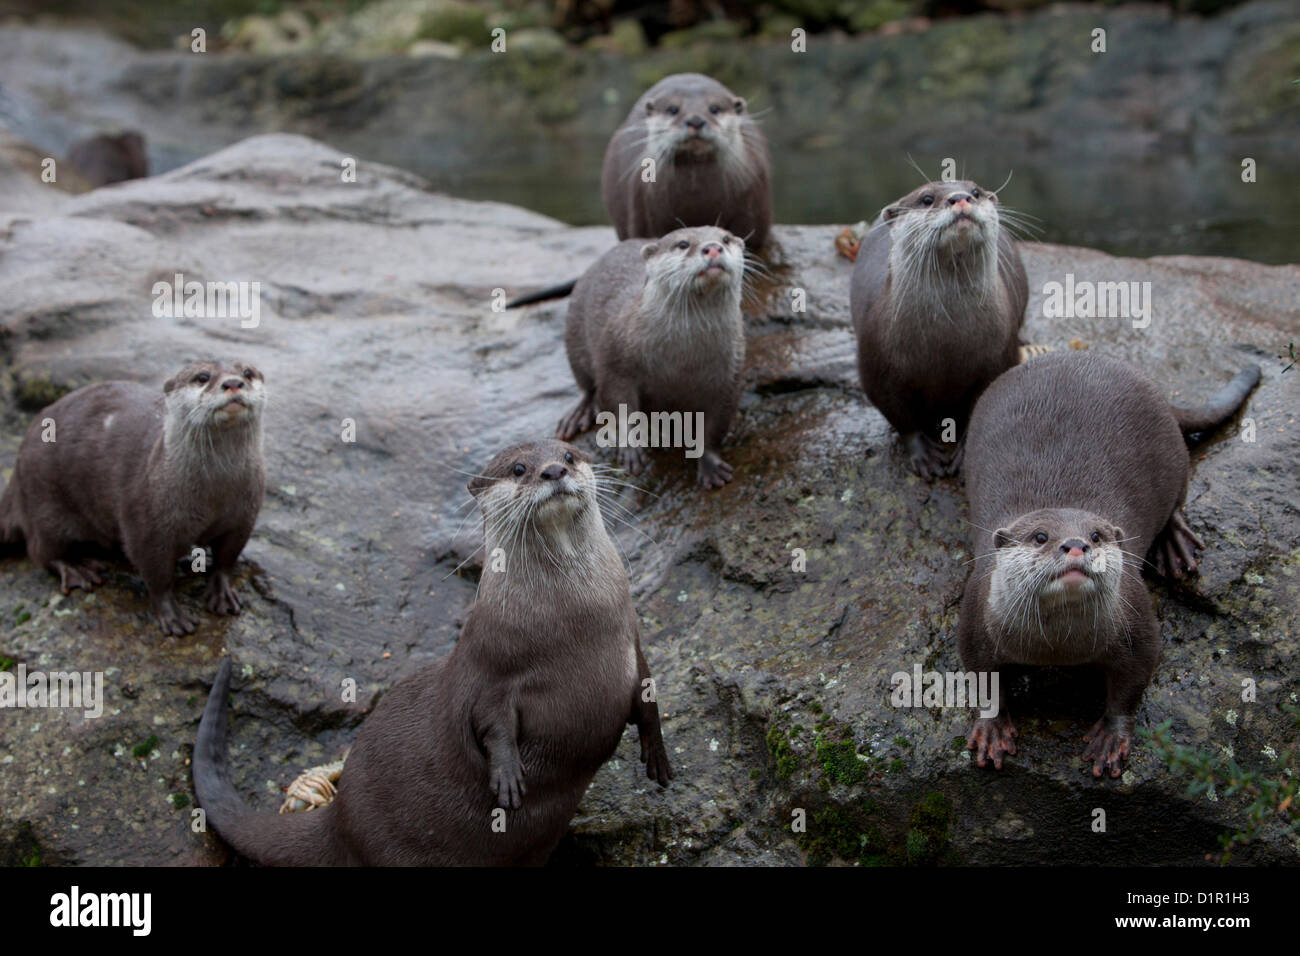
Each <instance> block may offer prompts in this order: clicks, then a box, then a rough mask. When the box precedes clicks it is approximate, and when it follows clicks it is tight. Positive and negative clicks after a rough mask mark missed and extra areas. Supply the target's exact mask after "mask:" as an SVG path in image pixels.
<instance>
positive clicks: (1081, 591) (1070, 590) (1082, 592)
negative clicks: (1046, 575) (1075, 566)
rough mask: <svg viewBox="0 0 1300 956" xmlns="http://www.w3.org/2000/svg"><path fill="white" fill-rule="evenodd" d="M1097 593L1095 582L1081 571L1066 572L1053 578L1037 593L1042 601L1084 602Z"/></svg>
mask: <svg viewBox="0 0 1300 956" xmlns="http://www.w3.org/2000/svg"><path fill="white" fill-rule="evenodd" d="M1096 593H1097V582H1096V581H1094V580H1093V579H1092V578H1091V577H1090V576H1088V575H1087V574H1085V573H1084V572H1082V571H1078V570H1070V571H1066V572H1065V573H1064V574H1062V575H1061V576H1060V577H1056V578H1053V579H1052V580H1051V581H1049V582H1048V583H1047V584H1045V585H1043V588H1042V590H1041V591H1039V592H1038V595H1039V597H1040V598H1041V599H1042V600H1044V601H1049V600H1050V601H1071V600H1084V599H1087V598H1090V597H1092V595H1094V594H1096Z"/></svg>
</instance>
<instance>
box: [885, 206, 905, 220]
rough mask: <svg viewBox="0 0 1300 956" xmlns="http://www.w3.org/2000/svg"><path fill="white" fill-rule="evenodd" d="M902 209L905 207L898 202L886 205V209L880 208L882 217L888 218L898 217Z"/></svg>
mask: <svg viewBox="0 0 1300 956" xmlns="http://www.w3.org/2000/svg"><path fill="white" fill-rule="evenodd" d="M902 211H903V207H902V206H900V205H898V203H894V205H892V206H886V207H885V208H884V209H882V210H880V218H881V219H886V220H888V219H897V218H898V217H899V215H900V214H901V213H902Z"/></svg>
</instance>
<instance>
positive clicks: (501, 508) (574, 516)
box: [468, 439, 603, 550]
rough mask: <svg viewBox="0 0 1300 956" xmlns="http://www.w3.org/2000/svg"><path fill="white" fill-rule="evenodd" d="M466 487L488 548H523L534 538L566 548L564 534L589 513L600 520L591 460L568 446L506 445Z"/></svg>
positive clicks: (558, 443) (551, 443)
mask: <svg viewBox="0 0 1300 956" xmlns="http://www.w3.org/2000/svg"><path fill="white" fill-rule="evenodd" d="M468 487H469V491H470V494H472V495H473V496H474V497H475V498H476V499H478V503H479V507H480V508H481V509H482V511H483V527H484V529H485V537H486V538H487V545H488V548H489V550H490V549H491V548H493V547H495V546H498V545H500V546H502V547H505V548H506V549H507V550H509V549H510V548H511V547H512V546H520V545H522V546H527V545H528V544H529V543H530V541H531V539H532V538H534V537H536V536H540V537H542V538H543V539H546V540H548V541H551V542H553V541H554V540H555V539H561V540H562V542H563V543H566V544H567V543H570V542H569V534H570V533H571V532H574V531H575V530H576V529H577V528H579V527H580V526H582V525H585V524H586V523H587V521H588V520H589V519H590V518H591V517H592V516H593V515H594V516H595V518H596V521H597V522H599V520H600V511H599V509H598V508H597V507H595V506H596V503H597V487H596V475H595V472H594V471H593V469H592V466H591V459H590V458H588V457H587V456H586V455H585V454H584V453H583V452H582V451H581V450H580V449H578V448H575V447H574V446H572V445H570V444H568V443H567V442H562V441H555V440H553V439H548V440H546V441H536V442H525V443H522V444H518V445H511V446H510V447H509V448H507V449H506V450H505V451H503V452H500V453H499V454H498V455H496V457H494V458H493V459H492V460H491V461H490V462H488V465H487V467H486V468H484V469H483V471H482V472H481V473H480V474H478V475H475V476H474V477H473V478H472V479H470V482H469V486H468ZM601 527H602V528H603V525H602V526H601ZM572 543H573V544H577V542H572Z"/></svg>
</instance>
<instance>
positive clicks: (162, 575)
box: [122, 537, 198, 637]
mask: <svg viewBox="0 0 1300 956" xmlns="http://www.w3.org/2000/svg"><path fill="white" fill-rule="evenodd" d="M122 550H123V551H124V552H125V554H126V557H127V560H128V561H130V562H131V564H132V565H134V566H135V569H136V570H137V571H138V572H139V573H140V577H141V578H143V579H144V586H145V587H146V588H148V589H149V602H150V603H151V604H152V605H153V612H154V614H155V615H156V616H157V617H158V623H159V624H160V625H161V626H162V629H163V633H164V634H166V635H167V636H168V637H181V636H182V635H185V634H193V633H194V629H195V628H196V627H198V621H197V620H195V619H194V617H192V616H191V615H190V613H189V612H188V611H186V610H185V609H184V608H182V607H181V606H180V605H179V604H178V603H177V602H176V558H177V555H176V553H175V552H174V551H173V550H172V549H171V548H170V547H168V546H167V545H166V544H164V543H163V542H162V540H161V537H159V538H158V539H154V540H149V541H144V540H141V539H139V538H128V539H127V540H125V541H123V543H122Z"/></svg>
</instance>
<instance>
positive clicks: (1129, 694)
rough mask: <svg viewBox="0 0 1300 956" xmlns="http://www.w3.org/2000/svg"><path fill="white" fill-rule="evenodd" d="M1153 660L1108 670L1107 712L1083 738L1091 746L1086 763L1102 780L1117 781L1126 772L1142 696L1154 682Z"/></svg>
mask: <svg viewBox="0 0 1300 956" xmlns="http://www.w3.org/2000/svg"><path fill="white" fill-rule="evenodd" d="M1154 664H1155V662H1154V660H1153V661H1152V662H1151V666H1150V667H1144V666H1143V665H1142V663H1141V662H1139V661H1138V660H1136V659H1135V658H1130V659H1129V660H1128V661H1126V662H1125V663H1123V664H1118V665H1107V667H1106V712H1105V713H1104V714H1102V716H1101V719H1100V720H1099V721H1097V722H1096V723H1095V724H1093V726H1092V729H1091V730H1089V731H1088V732H1087V733H1086V734H1084V737H1083V740H1084V743H1086V744H1087V745H1088V746H1087V747H1086V748H1085V749H1084V751H1083V759H1084V760H1091V761H1092V775H1093V776H1094V777H1098V778H1099V777H1101V776H1102V774H1103V773H1104V772H1106V771H1109V772H1110V775H1111V777H1118V776H1119V775H1120V773H1121V772H1122V771H1123V769H1124V761H1125V760H1126V759H1127V758H1128V755H1129V749H1130V747H1131V746H1132V740H1133V725H1134V723H1135V720H1136V716H1137V709H1138V705H1139V704H1140V703H1141V702H1142V693H1143V691H1145V690H1146V686H1147V683H1148V682H1149V681H1150V680H1151V673H1152V671H1154V669H1155V666H1154Z"/></svg>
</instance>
